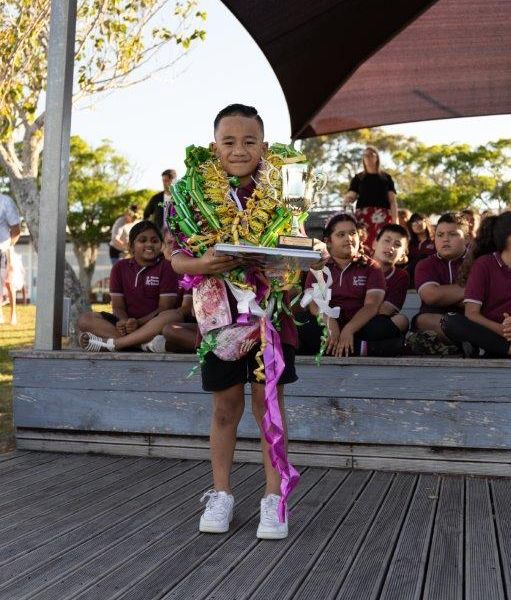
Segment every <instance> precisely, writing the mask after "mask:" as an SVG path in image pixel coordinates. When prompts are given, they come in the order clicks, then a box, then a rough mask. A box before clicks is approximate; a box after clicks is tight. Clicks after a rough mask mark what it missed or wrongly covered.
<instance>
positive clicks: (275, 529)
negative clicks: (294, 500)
mask: <svg viewBox="0 0 511 600" xmlns="http://www.w3.org/2000/svg"><path fill="white" fill-rule="evenodd" d="M279 502H280V496H277V495H276V494H268V495H267V496H266V498H263V499H262V500H261V520H260V521H259V527H258V528H257V533H256V535H257V537H258V538H259V539H261V540H282V539H283V538H286V537H287V532H288V527H287V513H286V520H285V521H284V523H281V522H280V521H279V515H278V512H277V509H278V506H279Z"/></svg>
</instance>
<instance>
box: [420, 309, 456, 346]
mask: <svg viewBox="0 0 511 600" xmlns="http://www.w3.org/2000/svg"><path fill="white" fill-rule="evenodd" d="M443 316H444V315H443V314H436V313H422V314H419V315H418V316H417V318H416V319H415V327H416V329H417V331H434V332H435V333H436V334H437V335H438V337H439V338H440V340H441V341H442V342H444V343H446V344H450V343H451V340H450V339H449V338H448V337H447V336H446V335H445V333H444V332H443V331H442V326H441V321H442V318H443Z"/></svg>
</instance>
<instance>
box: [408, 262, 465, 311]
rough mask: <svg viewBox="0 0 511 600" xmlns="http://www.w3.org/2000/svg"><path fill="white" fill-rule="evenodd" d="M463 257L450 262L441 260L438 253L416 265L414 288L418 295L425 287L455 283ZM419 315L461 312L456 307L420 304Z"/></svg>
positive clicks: (455, 305) (454, 305)
mask: <svg viewBox="0 0 511 600" xmlns="http://www.w3.org/2000/svg"><path fill="white" fill-rule="evenodd" d="M463 259H464V255H463V256H460V257H458V258H454V259H452V260H447V259H445V258H442V257H441V256H440V255H439V254H438V253H437V254H432V255H431V256H428V258H424V259H423V260H421V261H419V262H418V263H417V266H416V267H415V288H416V289H417V292H418V293H420V291H421V289H422V288H423V287H425V286H427V285H451V284H453V283H456V278H457V276H458V271H459V268H460V266H461V264H462V263H463ZM420 312H421V313H438V312H441V313H447V312H462V309H461V308H460V307H459V306H458V305H457V304H453V305H451V306H434V305H431V306H428V305H427V304H424V302H422V304H421V308H420Z"/></svg>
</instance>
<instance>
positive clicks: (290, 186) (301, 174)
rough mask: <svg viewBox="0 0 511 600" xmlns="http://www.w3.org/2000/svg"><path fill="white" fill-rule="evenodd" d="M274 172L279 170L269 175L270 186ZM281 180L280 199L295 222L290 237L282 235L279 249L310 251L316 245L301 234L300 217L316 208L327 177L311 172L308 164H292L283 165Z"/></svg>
mask: <svg viewBox="0 0 511 600" xmlns="http://www.w3.org/2000/svg"><path fill="white" fill-rule="evenodd" d="M273 171H279V169H277V168H276V167H273V169H271V170H270V172H269V173H268V182H269V183H270V185H272V183H271V182H270V178H271V175H272V174H273V173H272V172H273ZM279 178H280V179H281V181H282V192H281V195H280V197H281V200H282V202H283V203H284V204H285V206H286V208H287V209H288V210H289V211H290V212H291V213H292V215H293V220H292V222H291V233H290V235H280V236H279V241H278V247H279V248H302V249H307V250H310V249H312V247H313V245H314V240H313V239H312V238H309V237H307V236H304V235H303V234H302V233H301V231H300V221H299V217H300V215H302V214H303V213H304V212H307V211H308V210H309V209H310V208H311V207H312V206H314V204H315V203H316V199H317V195H318V193H319V192H321V191H322V190H323V189H324V188H325V186H326V184H327V176H326V175H325V174H324V173H316V172H314V171H311V169H310V166H309V165H308V164H307V163H290V164H285V165H282V167H281V168H280V173H279ZM272 187H273V185H272Z"/></svg>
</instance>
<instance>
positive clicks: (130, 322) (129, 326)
mask: <svg viewBox="0 0 511 600" xmlns="http://www.w3.org/2000/svg"><path fill="white" fill-rule="evenodd" d="M125 327H126V333H133V332H134V331H135V329H138V321H137V320H136V319H134V318H133V317H130V318H129V319H127V321H126V325H125Z"/></svg>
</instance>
